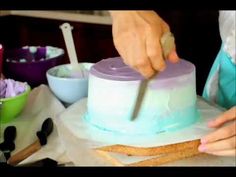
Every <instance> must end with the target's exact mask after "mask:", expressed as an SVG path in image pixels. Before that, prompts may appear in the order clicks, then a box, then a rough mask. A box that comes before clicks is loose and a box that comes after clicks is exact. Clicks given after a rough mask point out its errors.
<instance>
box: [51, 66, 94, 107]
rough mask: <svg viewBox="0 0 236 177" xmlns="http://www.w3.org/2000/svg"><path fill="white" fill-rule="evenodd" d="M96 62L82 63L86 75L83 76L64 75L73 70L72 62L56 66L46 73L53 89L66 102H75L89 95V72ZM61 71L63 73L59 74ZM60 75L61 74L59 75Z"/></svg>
mask: <svg viewBox="0 0 236 177" xmlns="http://www.w3.org/2000/svg"><path fill="white" fill-rule="evenodd" d="M93 64H94V63H80V64H79V65H81V66H82V68H83V73H85V75H84V76H81V77H78V78H77V77H76V78H75V77H73V78H71V77H67V76H65V77H63V75H65V74H66V75H67V74H68V73H70V72H71V71H72V66H71V65H70V64H64V65H59V66H55V67H53V68H51V69H49V70H48V71H47V73H46V76H47V80H48V84H49V87H50V89H51V91H52V92H53V93H54V94H55V95H56V97H57V98H59V99H60V100H61V101H62V102H64V103H66V104H73V103H74V102H76V101H78V100H80V99H82V98H84V97H87V96H88V74H89V70H90V68H91V67H92V65H93ZM59 71H60V72H61V74H59ZM58 75H59V76H58Z"/></svg>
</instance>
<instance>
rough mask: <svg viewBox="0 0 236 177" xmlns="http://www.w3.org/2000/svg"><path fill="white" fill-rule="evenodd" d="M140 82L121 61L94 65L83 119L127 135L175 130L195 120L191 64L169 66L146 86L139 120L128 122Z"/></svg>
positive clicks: (192, 67)
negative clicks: (86, 111) (85, 113)
mask: <svg viewBox="0 0 236 177" xmlns="http://www.w3.org/2000/svg"><path fill="white" fill-rule="evenodd" d="M109 61H110V62H109ZM109 63H110V64H109ZM114 63H115V64H114ZM103 64H104V65H103ZM111 66H113V68H112V69H111ZM114 66H115V67H114ZM114 68H116V69H114ZM165 72H166V73H165ZM128 73H129V74H128ZM142 79H143V77H142V76H141V75H140V74H139V73H137V72H136V71H134V70H132V69H131V68H129V67H127V66H125V65H124V64H123V62H122V61H121V60H120V58H112V59H107V60H102V61H100V62H98V63H97V64H95V65H94V66H93V67H92V69H91V70H90V76H89V91H88V113H87V115H86V120H87V121H89V122H90V123H91V124H93V125H95V126H97V127H99V128H102V129H105V130H109V131H114V132H123V133H129V134H150V133H158V132H161V131H170V130H177V129H180V128H183V127H186V126H188V125H190V124H192V123H194V122H195V121H196V120H197V117H198V114H197V109H196V89H195V67H194V65H193V64H191V63H190V62H187V61H185V60H181V61H180V62H179V63H178V64H171V63H168V64H167V68H166V70H165V71H164V72H162V73H160V74H158V75H157V77H156V78H154V79H152V80H151V82H150V83H149V85H148V89H147V93H146V95H145V98H144V100H143V103H142V107H141V110H140V114H139V117H137V118H136V119H135V121H131V119H130V118H131V115H132V111H133V109H134V106H135V101H136V98H137V94H138V88H139V84H140V81H141V80H142Z"/></svg>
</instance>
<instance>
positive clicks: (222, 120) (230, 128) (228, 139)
mask: <svg viewBox="0 0 236 177" xmlns="http://www.w3.org/2000/svg"><path fill="white" fill-rule="evenodd" d="M226 123H229V124H228V125H226V126H224V127H220V126H222V125H224V124H226ZM208 126H209V127H211V128H217V129H216V130H215V131H214V132H212V133H210V134H208V135H206V136H205V137H203V138H202V139H201V145H200V146H199V151H201V152H205V153H208V154H214V155H219V156H236V106H234V107H233V108H231V109H230V110H228V111H226V112H224V113H223V114H222V115H220V116H219V117H218V118H216V119H215V120H213V121H211V122H209V125H208ZM219 127H220V128H219Z"/></svg>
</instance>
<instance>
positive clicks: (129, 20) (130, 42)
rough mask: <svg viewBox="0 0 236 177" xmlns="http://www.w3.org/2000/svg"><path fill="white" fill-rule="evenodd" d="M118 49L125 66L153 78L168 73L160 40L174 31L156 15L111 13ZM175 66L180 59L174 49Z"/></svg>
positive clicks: (172, 59) (152, 12)
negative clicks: (157, 72)
mask: <svg viewBox="0 0 236 177" xmlns="http://www.w3.org/2000/svg"><path fill="white" fill-rule="evenodd" d="M110 14H111V17H112V22H113V23H112V34H113V41H114V45H115V47H116V49H117V51H118V53H119V54H120V56H121V57H122V58H123V60H124V62H125V63H126V64H127V65H129V66H131V67H132V68H134V69H135V70H137V71H138V72H140V73H141V74H142V75H143V76H144V77H146V78H149V77H151V76H152V75H153V74H155V72H156V71H163V70H164V69H165V59H164V58H163V54H162V47H161V44H160V39H161V37H162V35H163V34H164V33H165V32H168V31H170V28H169V26H168V24H167V23H166V22H165V21H164V20H163V19H162V18H161V17H159V16H158V15H157V14H156V13H155V12H154V11H110ZM168 59H169V60H170V61H171V62H177V61H178V60H179V57H178V56H177V53H176V50H175V49H173V51H171V52H170V53H169V55H168Z"/></svg>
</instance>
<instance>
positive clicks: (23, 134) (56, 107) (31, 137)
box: [1, 85, 69, 164]
mask: <svg viewBox="0 0 236 177" xmlns="http://www.w3.org/2000/svg"><path fill="white" fill-rule="evenodd" d="M64 110H65V107H64V106H63V105H62V104H61V102H60V101H58V100H57V98H56V97H55V96H54V95H53V94H52V93H51V91H50V90H49V88H48V87H47V86H46V85H41V86H39V87H37V88H35V89H33V90H32V91H31V93H30V95H29V99H28V100H27V103H26V106H25V108H24V110H23V112H22V113H21V114H20V115H19V116H18V117H17V118H16V119H14V121H12V122H10V123H7V124H2V125H1V135H3V132H4V130H5V128H6V127H7V126H10V125H14V126H16V129H17V136H16V140H15V145H16V149H15V150H14V151H13V152H12V155H13V154H15V153H16V152H18V151H20V150H22V149H23V148H25V147H26V146H28V145H30V144H31V143H33V142H34V141H35V140H36V139H37V136H36V132H37V131H39V130H41V126H42V123H43V121H44V120H45V119H47V118H48V117H51V118H52V119H53V121H54V122H55V119H56V118H57V116H58V115H59V114H60V113H61V112H63V111H64ZM2 141H3V136H1V142H2ZM64 155H65V149H64V148H63V146H62V145H61V142H60V140H59V138H58V133H57V127H56V126H54V129H53V132H52V134H51V135H50V136H49V137H48V143H47V145H45V146H43V147H42V148H41V149H40V150H39V151H37V152H36V153H34V154H33V155H32V156H30V157H29V158H27V159H25V160H24V161H22V162H21V163H20V164H24V163H30V162H34V161H37V160H40V159H43V158H46V157H48V158H51V159H54V160H57V161H60V160H62V161H63V162H64V163H66V162H68V161H69V160H68V159H65V158H64Z"/></svg>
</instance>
